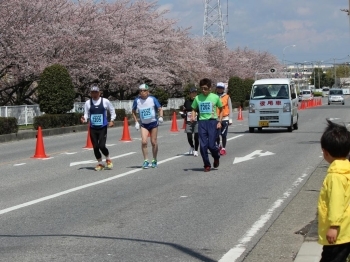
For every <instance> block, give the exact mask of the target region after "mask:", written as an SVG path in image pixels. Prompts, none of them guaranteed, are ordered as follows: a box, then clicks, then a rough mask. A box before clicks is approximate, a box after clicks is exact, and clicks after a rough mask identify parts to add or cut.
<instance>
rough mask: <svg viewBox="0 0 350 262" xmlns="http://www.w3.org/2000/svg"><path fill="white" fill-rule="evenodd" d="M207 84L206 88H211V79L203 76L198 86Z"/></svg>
mask: <svg viewBox="0 0 350 262" xmlns="http://www.w3.org/2000/svg"><path fill="white" fill-rule="evenodd" d="M205 85H206V86H207V87H208V88H211V80H210V79H209V78H203V79H201V80H200V81H199V87H201V86H205Z"/></svg>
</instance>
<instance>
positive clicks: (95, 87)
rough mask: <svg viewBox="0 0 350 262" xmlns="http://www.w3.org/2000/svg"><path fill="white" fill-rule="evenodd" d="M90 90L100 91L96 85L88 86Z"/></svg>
mask: <svg viewBox="0 0 350 262" xmlns="http://www.w3.org/2000/svg"><path fill="white" fill-rule="evenodd" d="M90 91H91V92H94V91H96V92H98V91H100V88H99V87H98V86H92V87H91V88H90Z"/></svg>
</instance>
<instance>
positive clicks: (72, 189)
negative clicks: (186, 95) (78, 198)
mask: <svg viewBox="0 0 350 262" xmlns="http://www.w3.org/2000/svg"><path fill="white" fill-rule="evenodd" d="M134 153H135V152H131V153H128V154H129V155H130V154H134ZM124 155H126V154H124ZM124 155H121V156H124ZM121 156H117V157H121ZM117 157H114V158H117ZM179 157H182V156H175V157H170V158H168V159H164V160H162V161H159V162H158V164H161V163H165V162H168V161H171V160H173V159H176V158H179ZM77 163H78V162H77ZM79 163H80V162H79ZM142 170H143V169H142V168H137V169H134V170H130V171H128V172H125V173H122V174H119V175H116V176H113V177H109V178H106V179H103V180H100V181H96V182H93V183H89V184H86V185H82V186H78V187H74V188H71V189H68V190H65V191H62V192H59V193H56V194H53V195H49V196H46V197H42V198H39V199H35V200H32V201H29V202H26V203H23V204H20V205H17V206H13V207H9V208H5V209H2V210H0V215H2V214H5V213H8V212H11V211H14V210H17V209H20V208H23V207H27V206H31V205H34V204H38V203H40V202H43V201H46V200H49V199H53V198H56V197H59V196H63V195H66V194H69V193H72V192H75V191H79V190H82V189H85V188H88V187H92V186H96V185H99V184H102V183H106V182H109V181H112V180H114V179H118V178H121V177H124V176H127V175H130V174H133V173H136V172H140V171H142Z"/></svg>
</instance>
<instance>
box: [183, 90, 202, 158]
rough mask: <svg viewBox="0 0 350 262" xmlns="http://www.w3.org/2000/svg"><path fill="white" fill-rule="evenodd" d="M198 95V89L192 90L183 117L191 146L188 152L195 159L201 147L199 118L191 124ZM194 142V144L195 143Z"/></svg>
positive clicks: (184, 107)
mask: <svg viewBox="0 0 350 262" xmlns="http://www.w3.org/2000/svg"><path fill="white" fill-rule="evenodd" d="M196 95H197V89H196V88H195V87H191V88H190V98H188V99H186V100H185V104H184V106H183V110H184V112H183V114H182V115H181V116H182V117H183V118H185V119H186V120H185V121H186V129H185V133H187V141H188V143H189V144H190V150H189V152H188V154H189V155H193V156H195V157H197V156H198V147H199V139H198V121H197V120H198V116H197V118H196V121H194V122H191V115H192V103H193V100H194V98H195V97H196ZM193 140H194V143H193Z"/></svg>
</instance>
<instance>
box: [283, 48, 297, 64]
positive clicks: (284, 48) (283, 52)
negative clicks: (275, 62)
mask: <svg viewBox="0 0 350 262" xmlns="http://www.w3.org/2000/svg"><path fill="white" fill-rule="evenodd" d="M287 47H296V45H287V46H285V47H284V48H283V51H282V54H283V56H282V64H283V68H284V67H285V63H284V50H286V48H287Z"/></svg>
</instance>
